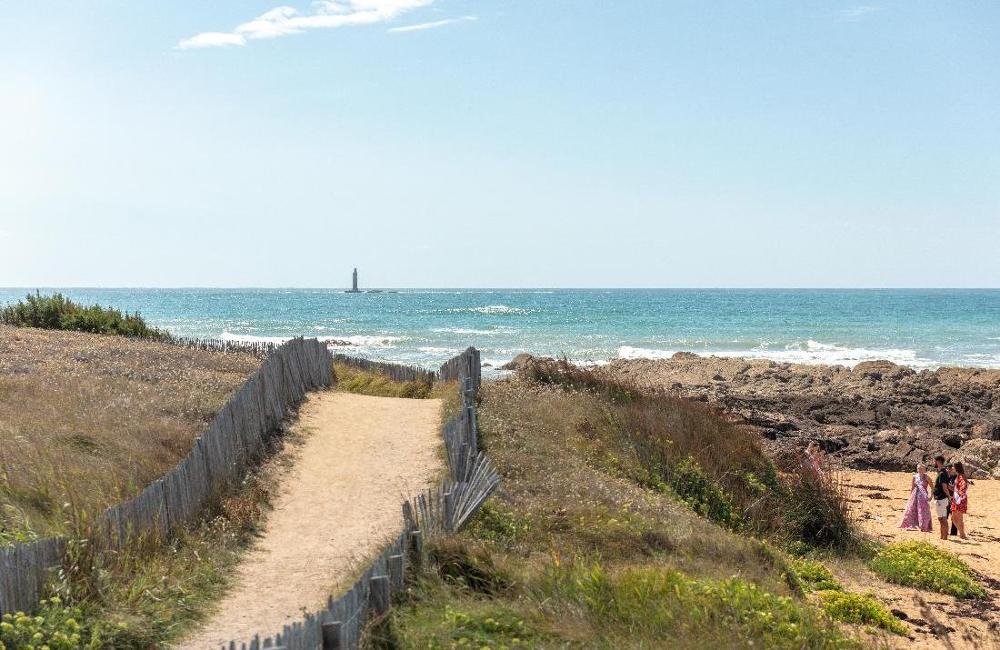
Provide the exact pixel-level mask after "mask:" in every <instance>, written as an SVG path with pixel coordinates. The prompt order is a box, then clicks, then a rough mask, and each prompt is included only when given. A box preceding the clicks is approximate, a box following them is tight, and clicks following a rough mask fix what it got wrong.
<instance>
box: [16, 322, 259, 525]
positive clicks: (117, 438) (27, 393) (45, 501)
mask: <svg viewBox="0 0 1000 650" xmlns="http://www.w3.org/2000/svg"><path fill="white" fill-rule="evenodd" d="M258 364H259V360H258V359H256V358H254V357H253V356H250V355H245V354H240V353H232V352H230V353H221V352H213V351H205V350H193V349H188V348H183V347H179V346H175V345H170V344H167V343H161V342H158V341H151V340H142V339H126V338H123V337H110V336H97V335H93V334H84V333H76V332H60V331H48V330H40V329H32V328H14V327H7V326H0V544H5V543H11V542H15V541H27V540H30V539H34V538H35V537H38V536H44V535H48V534H51V533H56V532H65V531H66V530H68V529H69V528H71V527H72V526H73V525H74V522H78V521H79V520H80V519H81V518H88V517H93V516H94V515H95V514H96V513H98V512H99V511H100V510H102V509H103V508H105V507H107V506H109V505H112V504H114V503H117V502H119V501H121V500H124V499H127V498H130V497H131V496H134V495H135V494H136V493H137V492H138V491H140V490H141V489H142V488H144V487H145V486H146V485H148V484H149V483H150V482H151V481H152V480H154V479H155V478H157V477H159V476H160V475H162V474H163V473H164V472H165V471H166V470H168V469H169V468H171V467H173V466H174V465H175V464H176V463H177V462H178V461H179V460H180V459H181V458H183V456H184V455H185V454H187V453H188V451H189V450H190V448H191V443H192V440H193V439H194V437H195V436H197V435H199V434H200V433H202V431H204V429H205V427H206V426H207V424H208V422H209V421H210V420H211V418H212V417H214V416H215V413H216V412H217V411H218V410H219V408H221V407H222V405H223V404H225V402H226V400H227V399H228V398H229V396H230V395H231V394H232V393H233V392H234V391H235V390H236V389H237V388H238V387H239V386H240V385H241V384H242V383H243V382H244V381H245V380H246V378H247V377H248V376H249V375H250V373H251V372H253V371H254V370H255V369H256V367H257V366H258Z"/></svg>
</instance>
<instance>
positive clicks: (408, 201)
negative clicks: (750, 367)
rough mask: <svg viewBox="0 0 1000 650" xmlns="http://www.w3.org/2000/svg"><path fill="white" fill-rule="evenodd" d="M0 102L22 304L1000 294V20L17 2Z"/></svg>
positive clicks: (907, 8)
mask: <svg viewBox="0 0 1000 650" xmlns="http://www.w3.org/2000/svg"><path fill="white" fill-rule="evenodd" d="M401 28H402V29H401ZM197 46H201V47H197ZM0 70H2V71H3V72H2V74H0V286H339V285H342V284H343V283H344V282H346V281H347V277H348V275H349V272H350V268H351V267H353V266H358V267H361V269H362V270H363V272H364V277H365V278H366V279H367V281H368V283H369V284H370V285H381V286H403V287H405V286H504V287H518V286H567V287H573V286H623V287H674V286H686V287H705V286H723V287H725V286H734V287H743V286H780V287H797V286H816V287H826V286H879V287H880V286H993V287H996V286H1000V254H998V252H997V249H998V244H1000V73H998V70H1000V4H998V3H993V2H968V3H942V2H921V1H906V2H902V1H901V2H879V3H877V4H851V3H849V2H846V3H836V2H805V1H788V2H754V3H748V2H735V1H734V2H711V3H707V2H702V1H691V2H667V1H664V0H657V1H649V2H640V1H635V2H597V1H593V2H590V1H587V2H584V1H570V0H562V1H555V0H554V1H539V0H535V1H526V0H523V1H522V0H509V1H506V2H489V1H477V0H340V1H339V2H322V3H313V4H309V3H308V2H291V3H290V4H289V5H288V6H286V7H284V8H282V5H280V4H278V3H276V2H262V1H257V0H244V1H240V2H235V1H223V0H215V1H213V2H182V1H180V0H178V1H176V2H169V3H166V2H152V1H138V0H92V1H87V2H69V1H60V2H48V1H44V0H7V1H6V2H3V3H2V4H0Z"/></svg>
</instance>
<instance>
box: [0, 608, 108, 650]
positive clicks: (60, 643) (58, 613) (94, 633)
mask: <svg viewBox="0 0 1000 650" xmlns="http://www.w3.org/2000/svg"><path fill="white" fill-rule="evenodd" d="M122 630H123V628H122V627H121V626H119V625H114V624H109V623H103V624H101V623H97V624H95V623H88V622H87V617H85V616H84V613H83V611H82V610H81V609H80V608H79V607H67V606H65V605H63V603H62V600H60V598H59V597H58V596H53V597H52V598H50V599H48V600H43V601H42V602H41V603H40V604H39V607H38V610H37V611H36V613H35V614H34V615H30V616H29V615H28V614H25V613H23V612H17V613H13V614H4V616H3V621H2V622H0V650H15V649H18V650H20V649H25V650H27V649H29V648H35V649H41V648H48V649H49V650H79V649H83V650H91V649H96V648H106V647H115V644H114V641H113V639H114V638H115V636H116V635H117V634H118V633H119V632H121V631H122Z"/></svg>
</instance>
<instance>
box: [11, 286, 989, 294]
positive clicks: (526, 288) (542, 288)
mask: <svg viewBox="0 0 1000 650" xmlns="http://www.w3.org/2000/svg"><path fill="white" fill-rule="evenodd" d="M43 289H88V290H89V289H99V290H101V289H103V290H125V289H129V290H164V291H179V290H236V291H240V290H243V291H247V290H263V291H267V290H277V289H283V290H300V291H306V290H310V291H347V290H349V289H350V287H346V286H345V287H331V286H327V287H322V286H293V285H242V286H235V285H234V286H227V285H68V284H67V285H55V284H53V285H32V286H28V285H23V286H15V285H11V286H0V291H15V290H17V291H25V290H26V291H29V292H30V291H40V290H43ZM422 290H434V291H998V290H1000V286H962V287H957V286H892V287H887V286H729V287H726V286H705V287H697V286H658V287H652V286H632V287H626V286H620V287H597V286H594V287H583V286H580V287H557V286H520V287H501V286H496V287H489V286H482V287H446V286H440V287H433V286H426V287H416V286H415V287H393V286H372V287H367V288H360V289H359V292H360V293H367V292H369V291H422Z"/></svg>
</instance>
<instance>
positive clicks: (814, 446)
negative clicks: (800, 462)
mask: <svg viewBox="0 0 1000 650" xmlns="http://www.w3.org/2000/svg"><path fill="white" fill-rule="evenodd" d="M804 464H805V466H806V467H808V468H809V469H811V470H812V471H813V473H814V474H815V475H816V477H817V478H819V477H822V476H823V449H822V448H821V447H820V446H819V443H818V442H816V441H815V440H813V441H811V442H810V443H809V445H808V446H806V457H805V462H804Z"/></svg>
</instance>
